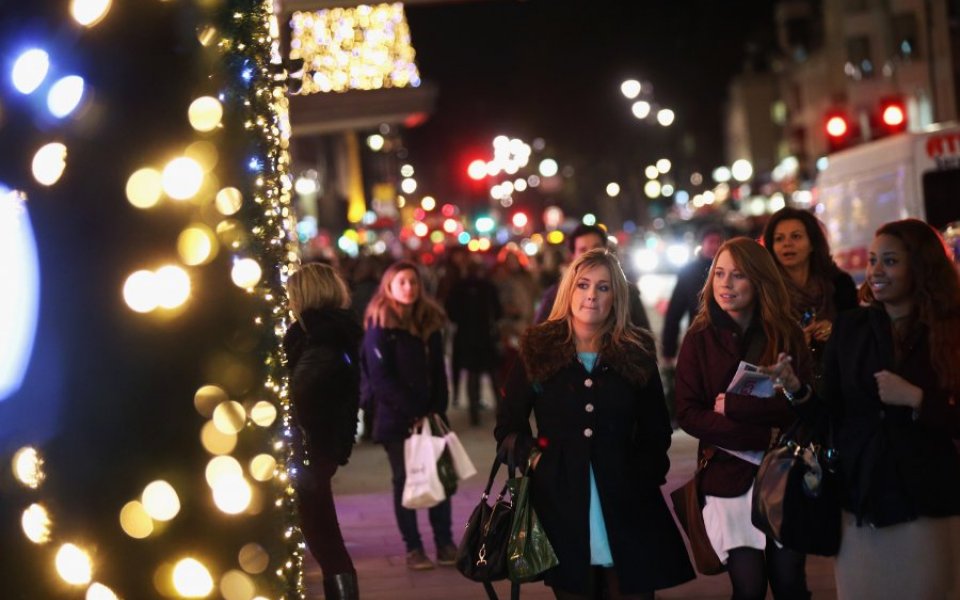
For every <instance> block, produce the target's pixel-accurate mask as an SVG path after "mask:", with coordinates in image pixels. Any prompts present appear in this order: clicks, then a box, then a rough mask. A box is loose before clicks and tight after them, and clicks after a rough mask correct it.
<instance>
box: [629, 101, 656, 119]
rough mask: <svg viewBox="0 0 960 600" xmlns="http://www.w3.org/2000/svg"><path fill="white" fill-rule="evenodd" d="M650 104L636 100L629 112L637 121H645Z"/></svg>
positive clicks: (648, 114)
mask: <svg viewBox="0 0 960 600" xmlns="http://www.w3.org/2000/svg"><path fill="white" fill-rule="evenodd" d="M650 108H651V107H650V103H649V102H647V101H646V100H638V101H636V102H634V103H633V105H632V106H631V107H630V112H632V113H633V116H635V117H636V118H638V119H646V118H647V117H648V116H650Z"/></svg>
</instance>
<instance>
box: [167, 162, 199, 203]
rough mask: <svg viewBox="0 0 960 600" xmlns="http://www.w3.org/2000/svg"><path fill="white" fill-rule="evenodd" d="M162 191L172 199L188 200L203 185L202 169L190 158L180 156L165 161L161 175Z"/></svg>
mask: <svg viewBox="0 0 960 600" xmlns="http://www.w3.org/2000/svg"><path fill="white" fill-rule="evenodd" d="M161 178H162V182H163V191H164V192H166V194H167V195H168V196H170V197H171V198H173V199H174V200H188V199H190V198H193V197H194V196H195V195H196V194H197V192H199V191H200V186H202V185H203V169H202V168H201V167H200V164H199V163H197V161H195V160H194V159H192V158H189V157H186V156H181V157H180V158H175V159H173V160H171V161H170V162H169V163H167V166H165V167H164V168H163V175H162V176H161Z"/></svg>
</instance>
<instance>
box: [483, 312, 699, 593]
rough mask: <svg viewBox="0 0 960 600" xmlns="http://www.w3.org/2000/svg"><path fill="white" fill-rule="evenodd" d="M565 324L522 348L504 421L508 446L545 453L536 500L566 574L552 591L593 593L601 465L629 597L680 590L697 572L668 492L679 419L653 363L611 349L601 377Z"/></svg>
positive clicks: (535, 330) (600, 366)
mask: <svg viewBox="0 0 960 600" xmlns="http://www.w3.org/2000/svg"><path fill="white" fill-rule="evenodd" d="M566 332H567V329H566V324H565V323H563V322H556V321H548V322H546V323H542V324H540V325H537V326H534V327H531V328H530V329H528V330H527V331H526V333H525V334H524V336H523V337H522V339H521V346H520V352H521V362H522V364H519V363H518V364H516V365H514V367H513V369H512V370H511V373H510V376H509V377H508V381H507V384H506V386H505V392H504V397H503V399H502V402H501V403H500V407H499V410H498V414H497V426H496V430H495V435H496V438H497V442H498V443H500V442H502V441H503V440H504V438H506V437H507V436H508V435H510V434H517V435H518V436H520V437H521V438H524V437H527V438H529V437H531V436H532V432H531V428H530V420H529V419H530V412H531V411H533V413H534V415H535V416H536V422H537V429H538V431H537V443H538V445H539V447H540V448H541V450H542V452H543V454H542V456H541V459H540V462H539V464H538V465H537V467H536V469H535V471H534V472H533V474H532V496H531V497H532V500H533V505H534V508H535V509H536V511H537V515H538V516H539V518H540V520H541V521H542V523H543V527H544V530H545V531H546V533H547V537H548V538H549V539H550V542H551V543H552V544H553V547H554V549H555V550H556V553H557V557H558V559H559V561H560V562H559V565H558V566H557V567H555V568H553V569H551V570H549V571H547V573H546V574H545V581H546V583H547V585H550V586H554V587H557V588H559V589H562V590H566V591H569V592H573V593H577V594H585V593H586V592H587V584H588V575H589V570H590V528H589V505H590V484H589V468H590V466H591V465H592V466H593V471H594V476H595V478H596V482H597V489H598V492H599V495H600V504H601V507H602V509H603V516H604V520H605V522H606V526H607V533H608V536H609V541H610V549H611V552H612V555H613V562H614V568H615V569H616V573H617V577H618V578H619V581H620V589H621V590H622V591H623V593H625V594H630V593H639V592H645V591H651V590H655V589H662V588H666V587H671V586H674V585H678V584H680V583H683V582H685V581H688V580H690V579H693V577H694V573H693V569H692V568H691V566H690V561H689V559H688V557H687V551H686V548H685V547H684V544H683V540H682V538H681V537H680V533H679V531H678V529H677V526H676V524H675V523H674V520H673V517H672V516H671V514H670V510H669V509H668V508H667V505H666V502H665V501H664V499H663V495H662V494H661V493H660V485H662V484H663V483H664V482H665V479H666V474H667V470H668V469H669V466H670V462H669V459H668V457H667V449H668V448H669V447H670V436H671V428H670V420H669V417H668V415H667V409H666V404H665V401H664V397H663V387H662V385H661V383H660V376H659V374H658V372H657V366H656V363H655V361H654V359H653V358H652V357H650V356H647V355H646V354H644V353H643V352H642V350H641V349H640V348H639V347H630V348H628V350H627V351H626V352H624V351H622V350H621V351H617V352H615V351H613V349H612V348H611V347H610V346H609V345H606V344H605V345H604V346H603V347H602V348H601V350H600V353H599V356H598V358H597V363H596V365H595V366H594V369H593V371H592V372H590V373H588V372H587V371H586V370H585V369H584V367H583V365H581V364H580V362H579V361H578V360H577V355H576V350H575V347H574V344H573V342H572V341H567V340H565V337H566Z"/></svg>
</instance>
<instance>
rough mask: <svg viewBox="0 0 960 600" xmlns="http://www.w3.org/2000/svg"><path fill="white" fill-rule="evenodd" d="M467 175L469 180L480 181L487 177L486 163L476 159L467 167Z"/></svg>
mask: <svg viewBox="0 0 960 600" xmlns="http://www.w3.org/2000/svg"><path fill="white" fill-rule="evenodd" d="M467 175H468V176H469V177H470V179H473V180H475V181H480V180H481V179H483V178H484V177H486V176H487V163H486V161H484V160H482V159H479V158H478V159H476V160H474V161H472V162H471V163H470V165H469V166H468V167H467Z"/></svg>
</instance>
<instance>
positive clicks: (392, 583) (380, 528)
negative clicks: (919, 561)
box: [304, 382, 836, 600]
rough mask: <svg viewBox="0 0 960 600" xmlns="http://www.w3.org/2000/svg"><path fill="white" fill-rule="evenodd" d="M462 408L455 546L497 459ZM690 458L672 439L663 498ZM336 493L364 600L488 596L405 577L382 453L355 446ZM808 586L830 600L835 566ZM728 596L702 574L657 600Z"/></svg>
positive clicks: (469, 586) (689, 441)
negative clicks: (468, 466) (462, 474)
mask: <svg viewBox="0 0 960 600" xmlns="http://www.w3.org/2000/svg"><path fill="white" fill-rule="evenodd" d="M484 383H485V384H486V383H487V382H484ZM492 398H493V392H492V390H491V389H490V388H489V386H487V385H485V386H484V401H485V402H487V403H489V402H490V401H491V400H492ZM462 406H463V404H462V403H461V407H460V408H456V407H454V408H452V409H451V410H450V412H449V416H450V420H451V424H452V425H453V428H454V430H455V431H456V432H457V434H458V435H459V436H460V439H461V441H462V442H463V444H464V446H465V448H466V450H467V452H468V454H469V455H470V457H471V458H472V459H473V462H474V464H475V465H476V466H477V470H478V474H477V475H475V476H473V477H472V478H470V479H468V480H466V481H463V482H461V483H460V486H459V490H458V492H457V493H456V494H455V495H454V496H453V499H452V503H453V528H454V538H455V541H456V542H459V540H460V533H461V532H462V530H463V526H464V525H465V524H466V522H467V518H468V517H469V515H470V512H471V511H472V510H473V508H474V507H475V506H476V504H477V502H478V501H479V498H480V494H481V492H482V491H483V486H484V484H485V483H486V477H487V474H488V473H489V469H490V466H491V465H492V464H493V458H494V453H495V445H494V439H493V421H494V415H493V411H492V410H491V409H488V410H486V411H484V413H483V414H482V422H481V425H480V426H479V427H470V426H469V425H468V417H467V413H466V410H465V409H464V408H462ZM695 454H696V440H695V439H693V438H691V437H690V436H689V435H687V434H685V433H683V432H682V431H679V430H678V431H676V432H674V435H673V444H672V446H671V448H670V461H671V468H670V472H669V474H668V476H667V483H666V485H664V486H663V492H664V495H665V496H666V495H667V494H668V492H669V491H670V490H673V489H674V488H677V487H679V486H680V485H681V484H683V483H684V482H685V481H686V480H687V479H689V478H690V476H691V475H692V473H693V471H694V468H695V464H694V462H695ZM333 490H334V495H335V498H336V504H337V514H338V515H339V518H340V526H341V528H342V530H343V537H344V539H345V540H346V543H347V549H348V551H349V552H350V555H351V557H352V558H353V561H354V565H355V566H356V568H357V573H358V576H359V582H360V598H361V599H362V600H485V598H486V595H485V594H484V591H483V588H482V587H481V586H480V584H478V583H474V582H472V581H470V580H468V579H466V578H464V577H463V576H462V575H460V573H459V572H458V571H457V570H456V569H455V568H453V567H437V568H436V569H433V570H431V571H417V572H414V571H409V570H407V568H406V566H405V564H404V555H405V550H404V546H403V541H402V540H401V538H400V532H399V530H398V529H397V524H396V520H395V518H394V515H393V501H392V492H391V490H390V466H389V464H388V463H387V456H386V453H385V452H384V451H383V448H382V447H381V446H379V445H375V444H372V443H370V442H363V443H360V444H358V445H357V446H356V447H355V449H354V452H353V456H352V457H351V459H350V463H349V464H348V465H347V466H345V467H342V468H341V469H340V470H338V471H337V474H336V475H335V476H334V479H333ZM668 504H669V500H668ZM418 513H419V515H418V516H419V524H420V533H421V535H422V536H423V539H424V544H425V545H426V550H427V555H428V556H430V557H431V558H433V557H435V554H436V553H435V548H434V547H433V542H432V536H431V530H430V525H429V522H428V521H427V511H426V510H421V511H418ZM304 566H305V582H306V586H307V589H308V592H309V593H308V596H307V597H308V598H310V599H311V600H313V599H318V598H322V597H323V588H322V574H321V572H320V568H319V566H318V565H317V564H316V563H315V562H314V561H313V558H312V557H311V556H310V555H309V554H308V555H307V558H306V560H305V563H304ZM807 583H808V586H809V588H810V590H811V591H812V592H813V599H814V600H834V599H835V598H836V588H835V584H834V579H833V560H832V559H828V558H822V557H816V556H811V557H809V558H808V560H807ZM495 587H496V588H497V590H498V593H499V595H500V597H501V598H509V584H508V583H507V582H499V583H498V584H497V585H496V586H495ZM730 594H731V589H730V583H729V581H728V579H727V576H726V575H725V574H723V575H715V576H710V577H708V576H704V575H699V576H698V577H697V579H695V580H693V581H690V582H688V583H685V584H683V585H681V586H677V587H674V588H670V589H667V590H660V591H658V592H657V593H656V598H658V599H662V600H667V599H683V600H693V599H698V600H699V599H702V600H720V599H726V598H729V597H730ZM521 596H522V598H524V599H525V600H540V599H552V598H553V597H554V596H553V594H552V593H551V592H550V589H549V588H547V587H546V586H544V585H543V584H542V583H530V584H525V585H523V586H522V588H521ZM768 597H769V596H768Z"/></svg>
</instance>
